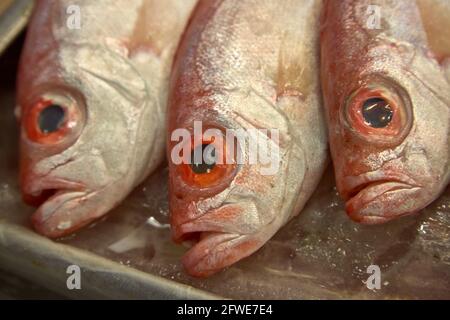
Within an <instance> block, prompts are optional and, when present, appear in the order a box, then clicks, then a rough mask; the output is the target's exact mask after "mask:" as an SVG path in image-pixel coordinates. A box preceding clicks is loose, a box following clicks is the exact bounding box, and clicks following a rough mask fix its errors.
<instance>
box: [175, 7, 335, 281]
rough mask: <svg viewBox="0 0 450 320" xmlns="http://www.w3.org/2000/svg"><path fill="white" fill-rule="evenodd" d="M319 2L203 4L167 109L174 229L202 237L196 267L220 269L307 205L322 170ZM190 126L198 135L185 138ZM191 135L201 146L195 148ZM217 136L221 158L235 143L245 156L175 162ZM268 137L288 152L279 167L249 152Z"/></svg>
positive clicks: (189, 264)
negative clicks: (254, 134)
mask: <svg viewBox="0 0 450 320" xmlns="http://www.w3.org/2000/svg"><path fill="white" fill-rule="evenodd" d="M320 7H321V2H320V1H315V0H286V1H281V2H277V1H270V0H262V1H261V0H245V1H238V0H222V1H220V0H204V1H200V2H199V4H198V5H197V7H196V10H195V11H194V14H193V17H192V18H191V21H190V24H189V26H188V28H187V30H186V32H185V34H184V36H183V39H182V40H181V42H180V47H179V49H178V52H177V58H176V59H175V64H174V69H173V71H172V80H171V91H170V94H169V111H168V129H169V130H168V158H169V176H170V182H169V195H170V213H171V227H172V235H173V239H174V240H175V241H177V242H183V241H186V240H193V241H194V243H195V244H194V246H193V247H192V248H191V249H190V250H189V251H188V252H187V253H186V254H185V256H184V257H183V264H184V267H185V269H186V270H187V272H188V273H189V274H191V275H193V276H199V277H205V276H209V275H211V274H213V273H215V272H218V271H219V270H221V269H223V268H224V267H227V266H229V265H232V264H233V263H235V262H237V261H239V260H241V259H242V258H244V257H247V256H249V255H250V254H252V253H253V252H255V251H256V250H258V249H259V248H260V247H261V246H262V245H263V244H264V243H265V242H267V241H268V240H269V239H270V238H271V237H272V236H273V235H274V234H275V233H276V232H277V231H278V230H279V229H280V228H281V227H282V226H283V225H284V224H285V223H286V222H287V221H289V219H291V218H292V217H293V216H295V215H297V214H298V213H299V212H300V210H301V209H302V208H303V206H304V205H305V202H306V201H307V200H308V198H309V196H310V195H311V193H312V192H313V191H314V189H315V187H316V186H317V184H318V182H319V179H320V178H321V176H322V173H323V171H324V168H325V167H326V164H327V134H326V127H325V122H324V118H323V114H322V112H323V111H322V106H321V93H320V80H319V75H318V72H317V70H318V68H319V60H318V58H319V43H318V32H317V30H318V26H319V16H320ZM196 122H197V124H198V123H201V124H202V128H201V129H198V132H200V139H197V138H196V134H195V130H196V129H195V128H196ZM180 129H182V131H183V130H185V131H187V132H188V133H189V134H188V135H187V136H188V137H193V138H192V141H191V139H190V138H186V139H184V140H183V139H177V137H179V136H182V134H181V133H179V131H178V130H180ZM209 129H212V130H216V131H215V132H216V133H218V136H220V135H223V136H224V137H225V139H224V140H225V142H224V144H226V145H227V146H228V145H229V144H230V141H233V140H232V139H231V140H227V139H226V136H227V134H228V132H229V130H233V132H238V131H239V130H241V131H244V132H249V131H250V130H256V131H258V132H259V133H260V134H259V136H258V139H254V140H252V139H250V138H249V139H242V140H238V142H233V143H232V146H233V147H231V148H225V147H224V146H223V144H216V142H217V141H218V140H220V139H219V138H217V136H215V138H216V139H209V138H205V136H206V132H207V131H208V130H209ZM265 129H267V130H268V131H267V132H264V130H265ZM272 130H273V131H272ZM272 133H273V134H274V135H272ZM201 134H203V135H204V136H203V137H202V136H201ZM276 134H278V138H279V139H274V137H275V136H276ZM205 139H206V140H205ZM183 141H184V143H188V144H189V143H191V144H190V146H189V147H188V148H186V149H184V152H182V151H180V150H181V148H180V149H179V146H180V145H181V146H182V143H183ZM196 141H197V142H196ZM245 143H247V144H246V145H245V146H244V144H245ZM211 144H212V145H213V148H214V150H215V152H216V158H215V159H216V160H217V159H218V156H217V153H220V154H222V155H223V154H226V155H229V153H228V152H229V151H230V150H231V153H233V151H236V153H235V155H237V154H240V155H241V156H242V159H244V161H242V162H239V161H238V160H236V157H235V156H233V155H231V156H230V159H231V160H232V161H230V162H227V161H224V163H219V162H217V163H215V165H213V166H209V167H208V166H203V167H202V166H197V167H195V166H194V165H195V164H198V163H197V162H195V163H193V164H190V163H189V162H187V161H186V162H179V161H178V160H177V161H178V162H177V161H175V160H174V158H175V157H176V156H177V155H178V154H179V153H180V154H181V153H182V154H183V156H184V155H186V154H187V153H189V151H190V150H191V151H192V153H193V154H194V156H193V157H194V158H195V151H196V150H198V148H200V146H201V148H203V147H205V145H206V146H207V147H209V146H210V145H211ZM264 145H266V146H268V148H270V150H277V151H278V157H276V160H275V161H274V162H272V164H275V166H273V168H276V170H274V171H272V172H264V170H262V169H263V168H266V169H267V168H268V167H269V166H268V165H267V164H268V163H269V162H266V163H264V164H263V163H262V162H251V161H249V158H250V157H251V156H250V148H251V147H252V146H253V147H254V146H257V147H258V148H259V147H263V146H264ZM269 146H270V147H269ZM205 148H206V147H205ZM186 150H187V151H186ZM201 150H202V149H201ZM205 150H206V149H205ZM237 150H239V151H237ZM239 152H241V153H239ZM191 156H192V154H191ZM191 160H192V158H191ZM205 163H206V160H205Z"/></svg>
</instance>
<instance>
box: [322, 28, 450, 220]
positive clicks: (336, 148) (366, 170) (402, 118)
mask: <svg viewBox="0 0 450 320" xmlns="http://www.w3.org/2000/svg"><path fill="white" fill-rule="evenodd" d="M367 57H368V58H367V59H366V60H364V62H363V63H362V64H361V66H360V67H359V68H358V73H357V74H351V73H349V74H347V75H341V76H340V78H339V79H340V80H341V82H342V87H341V88H342V91H341V92H342V95H341V96H339V95H338V97H337V100H335V103H334V104H333V105H334V106H335V107H336V108H335V109H334V110H333V111H332V112H331V113H329V117H330V119H329V123H330V124H331V126H330V144H331V149H332V153H333V160H334V166H335V174H336V180H337V187H338V190H339V192H340V193H341V195H342V196H343V198H344V199H345V201H346V210H347V213H348V215H349V216H350V217H351V218H352V219H353V220H355V221H358V222H361V223H367V224H376V223H382V222H385V221H389V220H391V219H394V218H396V217H399V216H403V215H407V214H411V213H415V212H417V211H418V210H420V209H422V208H424V207H425V206H426V205H428V204H429V203H430V202H431V201H432V200H434V199H435V198H436V197H437V195H438V194H439V193H440V192H441V191H442V190H443V188H444V187H445V186H446V184H447V183H448V167H449V141H448V137H449V119H450V118H449V116H450V113H449V105H450V96H449V90H448V83H447V82H446V80H445V76H444V75H443V73H442V70H441V69H440V66H439V63H438V62H437V61H436V60H435V59H434V58H433V57H432V55H431V54H430V53H429V52H428V51H427V50H426V49H425V48H422V47H419V46H413V45H411V44H410V43H406V42H403V43H401V42H398V41H394V40H392V39H389V38H383V37H379V41H378V42H377V44H376V45H374V46H372V47H369V49H368V54H367ZM325 85H327V84H325ZM333 99H335V98H331V100H333Z"/></svg>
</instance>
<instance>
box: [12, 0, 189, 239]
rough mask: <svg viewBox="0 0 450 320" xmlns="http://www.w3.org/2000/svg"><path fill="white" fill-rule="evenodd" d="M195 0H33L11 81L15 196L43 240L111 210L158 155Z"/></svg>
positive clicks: (161, 151)
mask: <svg viewBox="0 0 450 320" xmlns="http://www.w3.org/2000/svg"><path fill="white" fill-rule="evenodd" d="M195 3H196V1H194V0H167V1H158V0H131V1H130V0H126V1H125V0H115V1H106V0H97V1H88V0H59V1H56V0H38V1H36V6H35V8H34V12H33V15H32V18H31V21H30V24H29V27H28V33H27V36H26V42H25V45H24V49H23V52H22V56H21V61H20V67H19V72H18V80H17V89H18V93H17V102H18V107H17V109H16V110H17V115H18V117H19V120H20V124H21V135H20V145H21V150H20V156H21V163H20V166H21V168H20V171H21V173H20V176H21V177H20V180H21V188H22V193H23V197H24V199H25V200H26V201H27V202H28V203H33V204H36V205H39V207H38V209H37V211H36V212H35V213H34V214H33V216H32V222H33V226H34V228H35V229H36V230H37V231H38V232H39V233H41V234H43V235H45V236H48V237H60V236H63V235H66V234H69V233H71V232H73V231H75V230H78V229H79V228H81V227H82V226H84V225H86V224H88V223H90V222H91V221H93V220H95V219H97V218H99V217H101V216H102V215H104V214H105V213H106V212H108V211H109V210H110V209H112V208H113V207H115V206H116V205H117V204H118V203H119V202H120V201H121V200H122V199H124V198H125V197H126V196H127V194H128V193H129V192H130V191H131V190H132V189H133V187H134V186H136V185H137V184H138V183H139V182H141V181H142V180H143V179H144V178H145V177H146V176H147V175H148V174H149V173H150V172H151V171H153V170H154V169H155V168H156V167H157V166H158V165H159V164H160V163H161V161H162V159H163V158H164V148H165V117H166V106H167V92H168V84H169V77H170V70H171V66H172V62H173V57H174V54H175V51H176V48H177V45H178V42H179V39H180V37H181V34H182V32H183V30H184V28H185V25H186V23H187V21H188V18H189V16H190V13H191V11H192V9H193V7H194V6H195Z"/></svg>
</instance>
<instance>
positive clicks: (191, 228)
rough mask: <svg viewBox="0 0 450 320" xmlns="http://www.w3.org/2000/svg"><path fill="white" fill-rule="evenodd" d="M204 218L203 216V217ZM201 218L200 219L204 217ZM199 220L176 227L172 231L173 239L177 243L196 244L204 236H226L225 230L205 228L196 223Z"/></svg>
mask: <svg viewBox="0 0 450 320" xmlns="http://www.w3.org/2000/svg"><path fill="white" fill-rule="evenodd" d="M202 216H203V215H202ZM202 216H200V217H202ZM200 217H198V218H195V219H193V220H189V221H187V222H184V223H182V224H180V225H178V226H174V227H173V229H172V239H173V241H174V242H176V243H182V242H185V241H191V242H192V240H193V241H194V243H195V244H197V243H199V242H200V241H201V240H202V239H201V238H202V236H203V235H204V234H212V233H216V234H219V233H222V234H226V233H228V232H224V231H223V230H218V229H215V228H205V227H204V226H202V225H200V226H198V225H197V224H196V223H195V222H196V220H197V219H199V218H200Z"/></svg>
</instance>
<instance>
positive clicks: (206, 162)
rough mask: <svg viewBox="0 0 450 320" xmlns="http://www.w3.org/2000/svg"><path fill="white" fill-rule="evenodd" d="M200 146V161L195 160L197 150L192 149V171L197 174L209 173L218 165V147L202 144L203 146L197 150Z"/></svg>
mask: <svg viewBox="0 0 450 320" xmlns="http://www.w3.org/2000/svg"><path fill="white" fill-rule="evenodd" d="M199 148H201V159H200V162H196V161H195V160H196V159H195V158H194V154H195V150H192V153H191V159H192V164H191V168H192V171H194V172H195V173H196V174H204V173H209V172H210V171H211V170H212V169H213V168H214V166H215V165H216V149H215V148H214V147H213V146H212V145H210V144H202V145H201V146H198V147H197V150H198V149H199ZM197 152H198V151H197Z"/></svg>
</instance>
